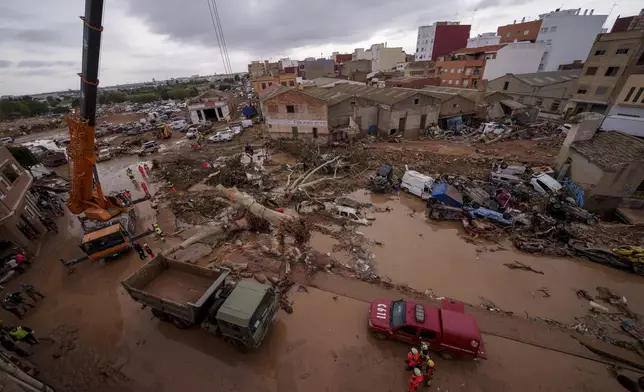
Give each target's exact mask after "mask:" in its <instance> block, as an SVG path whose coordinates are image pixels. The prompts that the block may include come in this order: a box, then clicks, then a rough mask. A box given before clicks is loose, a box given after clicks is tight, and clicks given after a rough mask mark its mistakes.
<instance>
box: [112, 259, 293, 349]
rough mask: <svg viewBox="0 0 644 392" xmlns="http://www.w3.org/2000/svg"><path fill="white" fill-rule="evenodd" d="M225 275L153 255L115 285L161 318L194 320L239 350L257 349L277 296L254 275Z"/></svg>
mask: <svg viewBox="0 0 644 392" xmlns="http://www.w3.org/2000/svg"><path fill="white" fill-rule="evenodd" d="M229 274H230V270H228V269H226V268H221V269H219V270H212V269H208V268H204V267H200V266H197V265H194V264H188V263H183V262H179V261H176V260H172V259H170V258H167V257H165V256H164V255H163V254H158V255H157V256H156V257H155V258H154V259H152V260H151V261H149V262H148V263H147V264H145V265H143V266H142V267H141V268H140V269H138V270H137V271H136V272H134V273H133V274H132V275H131V276H130V277H128V278H127V279H125V280H124V281H123V282H121V284H122V285H123V287H124V288H125V290H126V291H127V292H128V293H129V294H130V296H131V297H132V299H133V300H135V301H136V302H139V303H141V304H143V305H144V306H148V307H150V308H151V310H152V314H153V315H154V316H155V317H156V318H158V319H159V320H161V321H165V322H171V323H173V324H174V325H175V326H176V327H178V328H180V329H185V328H190V327H192V326H193V325H197V324H200V325H201V328H203V329H204V330H206V331H207V332H210V333H212V334H215V335H219V336H222V337H223V338H224V339H225V340H227V341H229V342H230V343H232V344H233V345H234V346H235V347H237V348H238V349H240V350H242V351H243V350H245V349H253V348H257V347H259V346H260V344H261V343H262V341H263V340H264V337H265V336H266V333H267V332H268V329H269V327H270V325H271V324H272V323H273V320H274V319H275V316H276V315H277V311H278V310H279V306H280V305H279V298H278V295H277V294H276V292H275V290H274V289H273V287H271V286H269V285H265V284H261V283H258V282H256V281H254V280H239V281H237V282H233V281H232V279H231V280H230V281H227V278H228V275H229Z"/></svg>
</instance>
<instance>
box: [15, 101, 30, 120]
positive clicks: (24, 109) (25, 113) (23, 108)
mask: <svg viewBox="0 0 644 392" xmlns="http://www.w3.org/2000/svg"><path fill="white" fill-rule="evenodd" d="M18 110H19V111H20V115H21V116H24V117H29V116H31V110H30V109H29V106H27V104H25V103H23V102H20V103H19V104H18Z"/></svg>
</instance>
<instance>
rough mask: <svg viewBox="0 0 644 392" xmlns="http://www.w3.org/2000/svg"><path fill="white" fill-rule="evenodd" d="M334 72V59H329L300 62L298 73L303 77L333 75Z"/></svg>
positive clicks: (311, 77)
mask: <svg viewBox="0 0 644 392" xmlns="http://www.w3.org/2000/svg"><path fill="white" fill-rule="evenodd" d="M334 72H335V66H334V63H333V60H329V59H322V58H320V59H317V60H307V61H302V62H300V63H299V64H298V73H299V76H300V77H302V78H303V79H309V80H312V79H315V78H323V77H327V76H330V75H333V74H334Z"/></svg>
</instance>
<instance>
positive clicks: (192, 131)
mask: <svg viewBox="0 0 644 392" xmlns="http://www.w3.org/2000/svg"><path fill="white" fill-rule="evenodd" d="M186 137H187V138H188V139H194V138H196V137H197V130H196V129H189V130H188V132H186Z"/></svg>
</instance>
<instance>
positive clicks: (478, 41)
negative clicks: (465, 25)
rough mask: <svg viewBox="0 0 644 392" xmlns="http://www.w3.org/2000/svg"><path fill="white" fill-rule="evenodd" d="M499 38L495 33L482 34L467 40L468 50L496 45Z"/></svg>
mask: <svg viewBox="0 0 644 392" xmlns="http://www.w3.org/2000/svg"><path fill="white" fill-rule="evenodd" d="M500 41H501V37H500V36H498V35H496V33H483V34H479V35H477V36H476V37H474V38H470V39H468V40H467V47H468V48H480V47H481V46H489V45H498V44H499V42H500Z"/></svg>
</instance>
